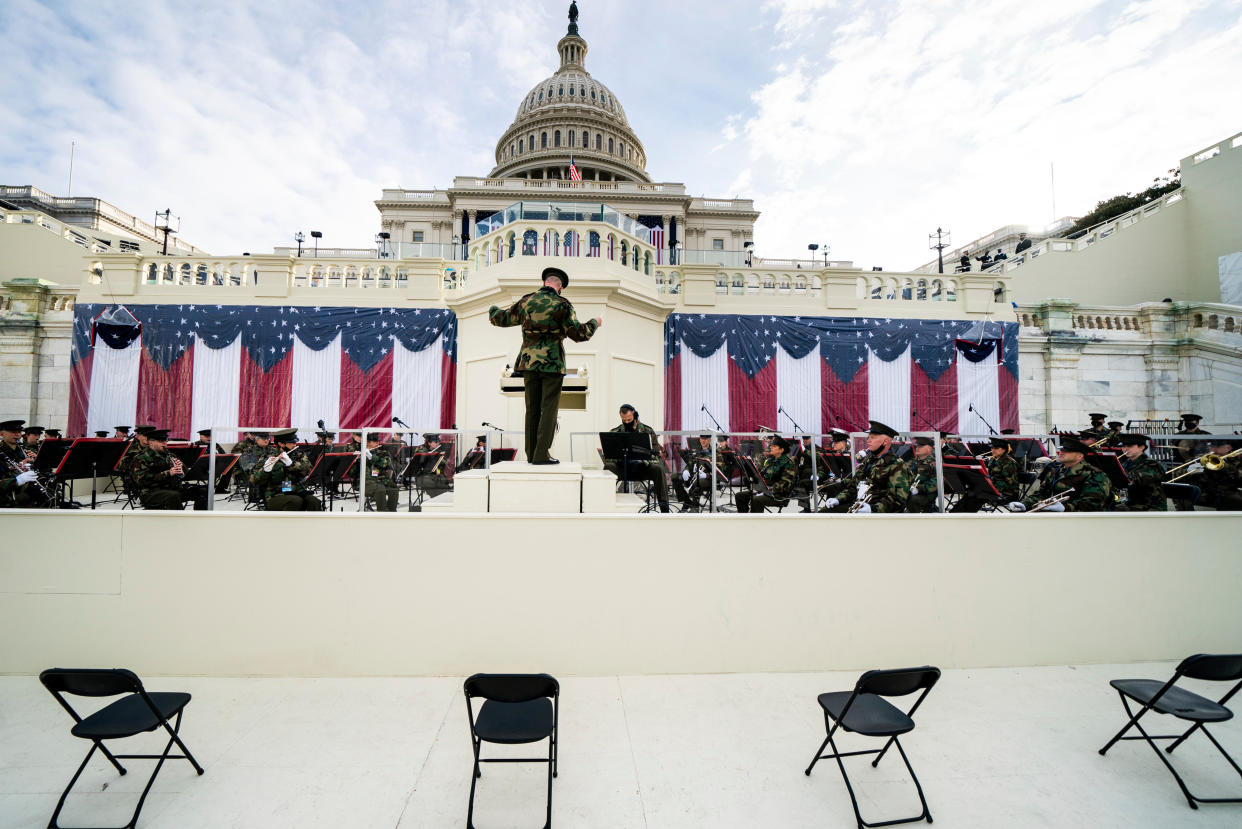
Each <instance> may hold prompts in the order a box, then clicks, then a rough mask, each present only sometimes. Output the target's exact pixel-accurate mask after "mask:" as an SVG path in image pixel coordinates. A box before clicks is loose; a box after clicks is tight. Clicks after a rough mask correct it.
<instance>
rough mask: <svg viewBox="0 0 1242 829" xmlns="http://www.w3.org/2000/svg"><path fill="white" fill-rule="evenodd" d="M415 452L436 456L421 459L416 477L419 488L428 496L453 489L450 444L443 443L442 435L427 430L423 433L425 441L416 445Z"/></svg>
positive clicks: (433, 496) (432, 496) (434, 495)
mask: <svg viewBox="0 0 1242 829" xmlns="http://www.w3.org/2000/svg"><path fill="white" fill-rule="evenodd" d="M414 452H415V453H416V454H431V455H435V456H436V457H435V458H424V459H421V460H422V461H423V465H422V468H421V469H420V470H419V472H418V474H417V476H415V478H414V482H415V483H416V484H418V488H419V489H421V490H422V491H423V493H424V495H425V496H426V497H427V498H435V497H436V496H437V495H443V494H444V493H446V492H448V491H449V490H450V489H451V487H450V486H449V479H448V466H449V457H448V454H449V446H448V445H446V444H444V443H441V442H440V436H439V435H438V434H436V433H435V432H427V433H426V434H425V435H423V442H422V443H421V444H420V445H418V446H415V447H414Z"/></svg>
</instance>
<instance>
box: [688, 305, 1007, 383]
mask: <svg viewBox="0 0 1242 829" xmlns="http://www.w3.org/2000/svg"><path fill="white" fill-rule="evenodd" d="M721 346H724V347H726V348H727V349H728V353H729V358H730V359H731V360H733V362H734V363H736V364H737V366H738V367H739V368H740V369H741V370H742V371H744V372H745V373H746V375H747V376H748V377H754V376H755V375H756V374H758V373H759V371H761V370H762V369H763V367H764V366H766V365H767V364H768V363H769V361H771V360H772V359H773V358H775V356H776V349H777V348H778V347H779V348H783V349H784V350H785V352H786V353H788V354H789V356H791V357H793V358H794V359H801V358H803V357H805V356H806V355H807V354H809V353H810V352H811V351H812V349H818V350H819V353H820V356H821V357H823V359H824V360H825V361H827V363H828V364H829V366H831V368H832V370H833V373H835V374H836V375H837V377H838V378H840V379H841V381H842V382H846V383H848V382H849V381H850V380H852V379H853V377H854V374H855V373H856V372H857V371H858V369H859V368H860V367H861V366H862V365H864V364H865V363H866V362H867V351H868V349H870V350H871V351H872V352H873V353H874V354H875V355H876V356H877V357H878V358H879V359H881V360H884V361H886V362H891V361H893V360H896V359H897V358H898V357H900V356H901V355H902V353H904V352H905V350H906V349H907V348H909V349H910V350H911V352H910V356H911V359H912V360H913V361H914V362H915V364H917V365H918V366H920V367H921V368H922V369H923V371H924V372H925V373H926V374H927V376H928V377H929V378H931V379H932V380H937V379H939V377H940V375H942V374H943V373H944V372H945V370H946V369H948V368H949V366H951V365H953V362H954V360H955V359H956V357H957V355H958V354H961V356H962V357H964V358H965V359H968V360H971V361H972V362H979V361H981V360H985V359H987V358H988V357H990V356H991V355H992V352H993V351H995V350H996V349H997V348H999V349H1000V352H1001V353H1000V359H999V361H998V362H1000V363H1001V364H1002V365H1003V366H1004V367H1005V368H1006V369H1008V370H1009V371H1010V372H1011V373H1012V374H1013V375H1014V376H1015V377H1016V376H1017V373H1018V324H1017V323H1013V322H1005V323H1001V322H971V321H968V320H917V319H890V318H875V317H859V318H844V317H801V316H798V317H776V316H751V315H743V314H672V315H670V316H669V318H668V320H667V322H666V323H665V325H664V363H665V365H666V366H667V365H668V364H669V363H671V362H672V361H673V360H674V359H675V358H676V357H677V355H678V353H680V351H681V349H682V348H687V349H689V350H690V351H691V352H692V353H693V354H694V355H695V356H698V357H702V358H706V357H710V356H711V355H712V354H714V353H716V351H718V350H719V349H720V348H721Z"/></svg>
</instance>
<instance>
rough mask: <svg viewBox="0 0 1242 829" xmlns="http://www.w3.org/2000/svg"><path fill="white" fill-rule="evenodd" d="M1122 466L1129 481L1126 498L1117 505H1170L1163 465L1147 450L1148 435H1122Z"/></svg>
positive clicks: (1143, 508)
mask: <svg viewBox="0 0 1242 829" xmlns="http://www.w3.org/2000/svg"><path fill="white" fill-rule="evenodd" d="M1118 440H1119V441H1120V444H1121V454H1122V459H1121V468H1122V469H1123V470H1125V473H1126V477H1128V478H1129V479H1130V485H1129V486H1128V487H1126V500H1125V501H1123V502H1121V503H1120V504H1117V509H1122V510H1129V511H1130V512H1164V511H1165V510H1167V509H1168V508H1169V504H1168V499H1167V498H1165V495H1164V489H1163V488H1161V486H1160V485H1161V484H1162V483H1163V482H1164V478H1165V474H1164V467H1163V466H1161V465H1160V462H1159V461H1157V460H1156V459H1155V458H1152V457H1151V456H1149V455H1148V454H1147V435H1122V436H1121V437H1120V438H1119V439H1118Z"/></svg>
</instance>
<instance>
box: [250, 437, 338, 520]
mask: <svg viewBox="0 0 1242 829" xmlns="http://www.w3.org/2000/svg"><path fill="white" fill-rule="evenodd" d="M272 440H273V441H274V442H275V444H276V445H275V446H274V447H269V448H268V449H267V451H266V453H265V454H264V455H263V457H261V458H260V459H259V462H258V463H256V464H255V465H254V468H253V469H252V470H251V471H250V488H251V490H252V491H253V493H254V495H255V497H258V498H261V499H263V506H264V507H265V508H266V509H268V510H270V511H272V512H297V511H302V512H319V511H320V510H322V509H323V504H321V503H320V502H319V499H318V498H316V497H315V496H314V495H312V494H311V493H310V490H308V489H307V488H306V476H307V475H308V474H309V473H310V470H311V462H310V459H309V458H307V457H306V454H305V453H304V452H303V451H302V450H301V449H299V448H298V446H297V440H298V430H297V429H282V430H281V431H279V432H276V433H274V434H273V435H272Z"/></svg>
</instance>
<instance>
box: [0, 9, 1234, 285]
mask: <svg viewBox="0 0 1242 829" xmlns="http://www.w3.org/2000/svg"><path fill="white" fill-rule="evenodd" d="M565 6H566V3H565V2H563V0H538V1H537V0H511V2H506V3H496V2H494V0H488V2H484V1H483V0H454V2H450V0H422V2H419V3H417V4H409V3H404V2H399V0H383V1H382V2H379V3H375V4H359V5H355V6H349V7H345V6H340V5H338V4H334V3H331V2H327V0H317V1H316V2H298V1H297V0H268V2H265V3H263V4H253V3H247V2H242V0H228V1H227V2H220V3H216V4H213V5H209V6H208V5H201V4H200V5H192V4H174V3H171V2H169V0H147V2H144V3H141V4H139V3H118V2H107V3H105V2H100V3H92V4H86V3H77V2H70V1H69V0H63V2H61V1H60V0H58V1H57V2H52V0H48V2H35V0H6V2H5V5H4V13H3V14H0V37H2V38H3V40H4V42H5V44H6V56H7V57H8V58H9V60H8V62H7V63H6V70H5V72H4V73H0V182H3V183H7V184H34V185H36V186H39V187H42V188H43V189H45V190H49V191H53V192H58V193H59V192H63V191H64V188H65V180H66V175H67V169H66V168H67V161H68V149H69V143H70V141H76V142H77V164H76V168H75V174H74V192H75V193H77V194H80V195H87V194H89V195H96V196H99V197H101V198H104V199H106V200H108V201H111V202H113V203H114V204H117V205H118V206H120V207H122V208H123V209H126V210H129V211H131V212H134V213H136V214H138V215H139V216H140V217H141V218H146V219H148V220H150V218H151V215H152V214H153V213H154V212H155V211H156V210H159V209H163V208H165V207H172V208H173V210H174V212H176V213H180V214H181V216H182V217H183V234H184V236H185V238H186V239H187V240H188V241H191V242H194V243H195V244H198V245H200V246H201V247H204V248H207V249H208V250H211V251H213V252H217V253H221V254H225V253H237V252H240V251H243V250H253V251H261V250H268V249H270V248H271V247H272V246H273V245H277V244H288V243H289V242H290V239H291V237H292V234H293V233H294V231H296V230H311V229H318V230H322V231H324V233H325V237H324V243H325V244H327V245H333V246H335V245H342V246H358V245H365V244H367V243H368V242H369V240H370V239H371V238H372V237H373V235H374V233H375V232H376V231H377V230H378V229H379V226H378V225H379V223H378V218H379V217H378V213H377V211H376V210H375V208H374V206H373V204H372V202H373V201H374V200H375V199H376V198H378V197H379V195H380V191H381V189H382V188H384V187H411V188H424V187H445V186H448V185H450V184H451V177H452V176H453V175H480V174H485V173H486V172H487V171H489V170H490V169H491V168H492V166H493V164H494V159H493V157H492V153H493V150H494V144H495V141H496V139H497V138H499V136H500V135H501V134H502V132H503V131H504V129H505V127H506V126H507V125H508V124H509V123H510V121H511V119H512V118H513V116H514V113H515V112H516V108H517V104H518V102H519V100H520V99H521V97H522V96H523V95H524V94H525V93H526V92H527V91H528V90H529V89H530V87H531V86H532V85H534V84H535V83H536V82H537V81H538V80H540V79H541V78H543V77H544V76H545V75H547V74H548V73H550V72H551V71H553V69H555V65H556V64H555V59H556V55H555V51H554V45H555V42H556V39H557V38H558V37H559V36H560V34H561V33H562V32H563V31H564V26H565V18H564V11H565ZM1239 8H1240V6H1239V3H1238V2H1237V0H1195V1H1194V2H1173V1H1172V0H1135V1H1134V2H1129V0H1122V1H1121V2H1118V1H1117V0H1048V2H1044V3H1041V4H1032V3H1029V2H1016V0H990V1H988V2H985V0H961V2H953V3H949V2H946V0H900V1H899V2H878V3H877V2H864V0H769V2H766V3H765V4H763V5H762V6H757V5H756V4H753V3H750V2H746V1H745V0H712V2H708V0H703V1H702V2H698V3H691V2H686V3H677V4H669V5H668V6H667V7H665V8H663V9H662V10H661V15H662V16H661V17H660V19H659V21H653V18H652V17H651V15H649V14H635V13H634V11H633V9H632V8H631V7H629V6H626V5H624V4H621V3H617V2H614V3H609V4H602V3H599V4H596V3H592V4H590V5H589V7H588V6H587V5H586V4H584V5H583V15H584V17H583V27H584V29H583V31H584V34H585V36H586V37H587V38H588V41H589V42H590V44H591V53H590V55H589V57H588V64H589V66H590V68H591V71H592V72H593V73H594V74H595V75H596V77H598V78H599V79H600V80H601V81H603V82H604V83H606V84H608V85H610V86H611V87H612V88H613V90H614V91H615V92H616V93H617V95H618V96H619V97H620V98H621V99H622V100H623V101H624V102H625V105H626V108H627V112H628V114H629V117H630V120H631V124H632V125H633V126H634V128H635V130H636V131H637V132H638V134H639V135H640V137H642V138H643V140H644V143H645V145H646V147H647V150H648V155H649V156H650V157H651V158H652V162H651V166H650V168H649V169H650V170H651V172H652V173H653V175H656V176H658V177H661V178H662V179H664V180H673V181H683V182H685V183H686V184H687V186H688V188H689V190H690V191H691V192H694V193H696V194H697V193H702V194H707V195H713V194H714V195H721V196H731V195H734V194H738V195H741V196H744V197H752V198H754V199H755V202H756V206H757V207H758V209H759V210H760V211H762V214H763V215H762V218H761V219H760V224H759V227H758V228H757V234H756V241H757V243H758V246H759V249H760V253H761V254H765V255H771V256H790V255H798V254H800V253H802V252H804V251H805V250H806V244H807V243H809V242H817V243H821V244H822V243H824V242H825V241H828V242H829V243H830V244H831V245H832V247H833V256H834V257H837V258H852V259H855V260H856V261H857V262H858V263H859V264H865V265H870V264H880V265H884V266H886V267H890V268H896V267H909V266H913V265H915V264H918V263H920V262H922V261H924V260H926V259H927V258H929V254H928V252H927V250H926V244H925V241H926V233H927V231H929V230H932V229H934V228H935V226H936V225H943V226H945V227H950V228H952V230H953V231H954V238H955V239H957V240H960V241H966V240H968V239H970V238H971V237H972V236H975V235H981V234H983V233H986V232H988V231H990V230H992V229H993V228H995V227H996V226H998V225H1001V224H1004V223H1007V222H1012V221H1017V222H1032V223H1043V222H1046V221H1047V220H1048V219H1049V218H1050V217H1051V204H1050V202H1051V193H1050V188H1049V164H1050V163H1052V162H1055V163H1056V177H1057V208H1058V212H1061V213H1068V212H1072V211H1086V210H1087V209H1089V208H1090V207H1092V206H1093V205H1094V203H1095V202H1096V201H1097V200H1099V199H1101V198H1105V197H1107V196H1111V195H1114V194H1115V193H1118V192H1124V191H1126V190H1133V189H1136V188H1138V187H1140V186H1142V185H1144V184H1145V183H1146V182H1147V180H1148V179H1149V178H1150V177H1152V176H1155V175H1157V174H1160V173H1163V172H1164V171H1165V170H1166V169H1168V168H1169V167H1171V166H1173V165H1174V164H1175V163H1176V161H1177V160H1178V159H1179V158H1180V157H1182V156H1183V155H1186V154H1189V153H1190V152H1192V151H1194V150H1196V149H1199V148H1200V147H1201V146H1204V145H1206V144H1208V143H1210V142H1212V141H1215V140H1218V139H1219V138H1221V137H1224V136H1225V135H1229V134H1231V133H1232V132H1235V131H1236V130H1237V129H1238V126H1239V125H1238V124H1237V113H1238V112H1242V105H1240V104H1242V92H1240V91H1239V85H1238V84H1236V83H1234V82H1233V79H1235V78H1238V77H1242V22H1240V20H1239V17H1240V12H1239ZM691 33H693V34H691ZM739 110H740V111H739Z"/></svg>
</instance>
